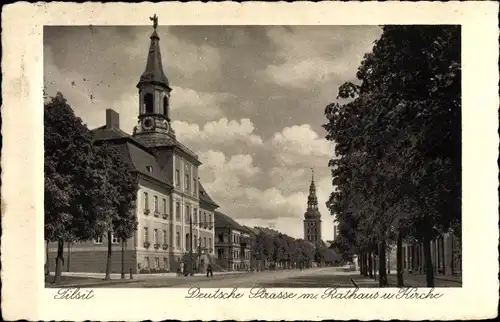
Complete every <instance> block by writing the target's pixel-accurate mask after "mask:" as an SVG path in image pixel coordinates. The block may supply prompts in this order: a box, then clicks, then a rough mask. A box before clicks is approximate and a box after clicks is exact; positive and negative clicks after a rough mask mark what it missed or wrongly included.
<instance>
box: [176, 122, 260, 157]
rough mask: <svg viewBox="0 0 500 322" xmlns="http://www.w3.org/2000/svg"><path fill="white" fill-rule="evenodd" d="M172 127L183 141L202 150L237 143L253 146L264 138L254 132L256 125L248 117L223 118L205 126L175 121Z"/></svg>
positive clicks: (257, 144) (258, 144)
mask: <svg viewBox="0 0 500 322" xmlns="http://www.w3.org/2000/svg"><path fill="white" fill-rule="evenodd" d="M172 127H173V128H174V130H175V131H176V135H177V136H178V137H179V139H180V140H181V141H182V142H183V143H185V144H190V145H193V146H196V147H197V148H199V149H202V150H203V149H204V150H206V148H207V147H214V146H218V147H220V146H221V145H223V146H230V145H232V144H235V143H239V144H244V145H246V146H251V147H255V146H260V145H262V144H263V142H262V138H261V137H260V136H258V135H256V134H253V133H254V130H255V126H254V125H253V123H252V121H250V119H247V118H243V119H240V120H239V121H237V120H231V121H228V119H227V118H221V119H219V120H218V121H211V122H207V123H205V125H203V127H200V126H199V125H197V124H190V123H188V122H184V121H174V122H173V124H172Z"/></svg>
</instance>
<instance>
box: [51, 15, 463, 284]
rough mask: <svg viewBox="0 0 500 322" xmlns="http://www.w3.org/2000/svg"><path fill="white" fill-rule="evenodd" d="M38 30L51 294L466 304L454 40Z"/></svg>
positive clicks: (457, 36)
mask: <svg viewBox="0 0 500 322" xmlns="http://www.w3.org/2000/svg"><path fill="white" fill-rule="evenodd" d="M149 20H150V23H151V25H150V26H149V27H146V26H136V27H134V26H45V27H44V34H43V36H44V90H45V92H44V101H45V103H44V140H45V166H44V169H45V204H44V205H45V218H44V219H45V222H44V229H45V231H44V234H45V243H46V258H45V269H44V271H45V276H46V277H45V280H46V286H47V287H63V286H65V287H111V288H119V287H126V288H133V287H160V288H161V287H179V288H180V287H182V288H185V287H208V288H216V287H246V288H251V287H266V288H270V287H284V288H291V287H293V288H297V287H300V288H310V287H319V288H325V287H348V288H352V287H356V288H357V287H405V286H406V287H408V286H411V287H420V286H422V287H461V284H462V279H461V249H462V247H461V235H462V226H461V29H460V26H457V25H398V26H391V25H386V26H374V25H372V26H368V25H366V26H162V25H161V20H160V17H159V16H158V15H156V14H154V15H152V16H151V17H149Z"/></svg>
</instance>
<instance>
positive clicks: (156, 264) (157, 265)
mask: <svg viewBox="0 0 500 322" xmlns="http://www.w3.org/2000/svg"><path fill="white" fill-rule="evenodd" d="M154 265H155V268H160V257H155V264H154Z"/></svg>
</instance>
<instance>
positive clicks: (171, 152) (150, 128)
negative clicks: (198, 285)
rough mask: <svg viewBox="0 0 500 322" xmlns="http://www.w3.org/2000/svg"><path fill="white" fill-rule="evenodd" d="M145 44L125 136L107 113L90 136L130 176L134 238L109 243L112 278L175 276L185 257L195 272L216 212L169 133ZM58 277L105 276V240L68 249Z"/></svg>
mask: <svg viewBox="0 0 500 322" xmlns="http://www.w3.org/2000/svg"><path fill="white" fill-rule="evenodd" d="M156 28H157V23H156V21H155V24H154V31H153V33H152V34H151V36H150V45H149V53H148V56H147V63H146V68H145V70H144V72H143V73H142V75H140V78H139V81H138V83H137V85H136V86H137V89H138V95H139V106H138V107H137V111H138V120H137V125H136V126H135V127H134V129H133V131H132V135H129V134H127V133H126V132H124V131H122V130H121V129H120V122H119V115H118V113H117V112H115V111H113V110H111V109H108V110H106V124H105V125H104V126H101V127H99V128H96V129H94V130H92V134H93V139H94V142H95V143H96V144H101V143H103V142H106V143H107V144H110V145H112V146H113V147H114V148H115V149H116V150H117V151H118V152H119V153H120V155H121V157H122V158H123V160H124V161H125V162H126V163H127V164H128V165H129V167H130V169H131V170H132V171H133V172H134V173H135V174H136V176H137V179H138V180H137V182H138V187H137V203H136V216H137V221H138V227H137V231H136V232H135V233H134V235H133V237H132V238H130V239H129V240H127V241H126V242H125V243H123V244H124V245H123V247H124V249H123V250H122V243H121V242H120V241H119V240H118V239H117V238H115V237H114V236H113V237H112V238H113V239H112V272H113V273H119V272H120V271H121V264H122V251H123V257H124V264H125V265H124V266H125V269H124V270H125V272H127V273H128V272H129V271H132V272H133V273H143V272H152V271H153V272H154V271H175V270H176V269H177V268H178V267H179V265H180V261H181V260H182V258H183V256H185V255H186V254H187V253H188V252H190V250H192V252H193V254H195V256H196V264H195V265H196V267H197V270H198V271H204V269H205V268H206V265H207V263H208V261H209V260H210V258H211V257H212V256H213V253H214V242H215V240H214V230H215V229H214V220H215V219H214V212H215V210H216V209H217V208H218V207H219V206H218V205H217V203H215V202H214V201H213V200H212V199H211V198H210V196H209V195H208V193H207V191H206V190H205V189H204V188H203V186H202V184H201V182H200V181H199V177H198V168H199V166H200V165H201V162H200V160H199V158H198V156H197V155H196V154H195V153H194V152H193V151H191V150H190V149H189V148H187V147H186V146H184V145H183V144H181V143H180V142H179V141H178V140H177V137H176V134H175V132H174V130H173V129H172V127H171V121H172V120H171V118H170V97H171V92H172V89H171V87H170V84H169V80H168V78H167V77H166V75H165V73H164V70H163V66H162V59H161V53H160V46H159V41H160V38H159V36H158V34H157V32H156ZM56 253H57V245H56V244H55V243H54V245H52V243H51V244H49V247H48V254H47V263H48V266H49V269H50V271H54V266H55V257H56ZM64 253H65V254H64V257H65V263H64V267H63V271H72V272H97V273H102V272H105V269H106V256H107V240H106V235H105V236H103V237H99V238H96V239H94V240H92V241H87V242H81V243H73V244H68V245H67V249H66V246H65V251H64Z"/></svg>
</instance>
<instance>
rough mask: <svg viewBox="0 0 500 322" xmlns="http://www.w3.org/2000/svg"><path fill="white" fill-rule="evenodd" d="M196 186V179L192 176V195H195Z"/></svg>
mask: <svg viewBox="0 0 500 322" xmlns="http://www.w3.org/2000/svg"><path fill="white" fill-rule="evenodd" d="M196 186H197V184H196V179H195V178H193V195H196Z"/></svg>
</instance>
